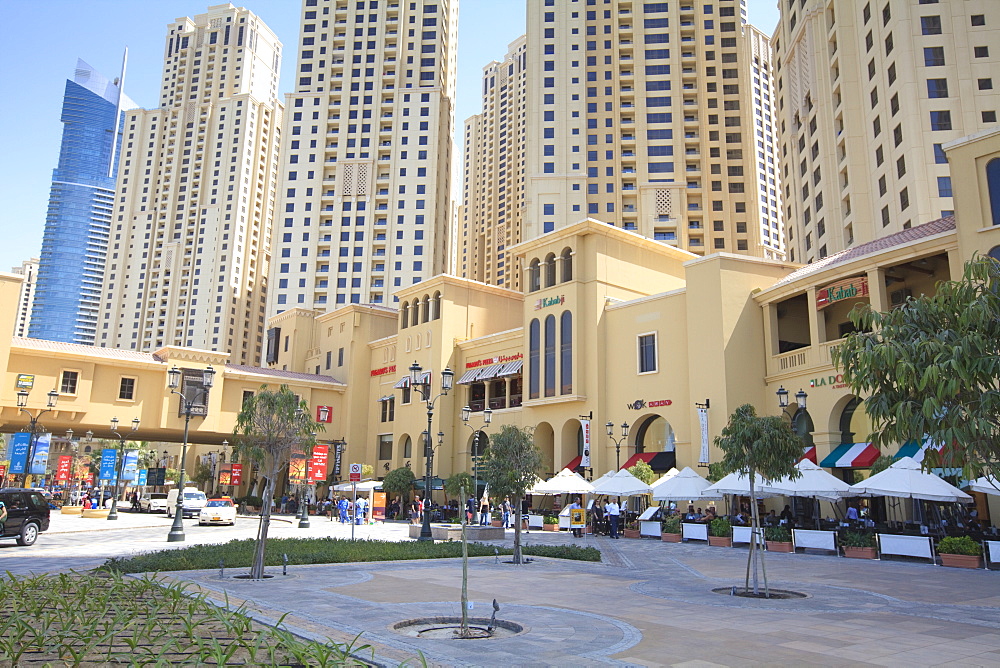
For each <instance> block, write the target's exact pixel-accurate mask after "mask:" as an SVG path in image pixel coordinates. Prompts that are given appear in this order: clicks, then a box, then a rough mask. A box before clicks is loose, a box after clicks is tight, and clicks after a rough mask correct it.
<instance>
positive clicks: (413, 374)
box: [410, 362, 455, 541]
mask: <svg viewBox="0 0 1000 668" xmlns="http://www.w3.org/2000/svg"><path fill="white" fill-rule="evenodd" d="M454 377H455V372H454V371H452V370H451V369H450V368H448V367H445V369H444V371H442V372H441V392H440V393H439V394H438V395H437V396H435V397H431V381H430V374H427V375H426V376H425V375H424V373H423V369H422V368H421V366H420V365H419V364H417V363H416V362H414V363H413V364H411V365H410V387H411V388H412V389H414V390H416V391H417V392H418V393H419V394H420V398H421V399H423V400H424V403H425V404H426V405H427V431H426V432H424V433H425V434H426V436H425V437H424V459H425V460H426V462H427V469H426V471H425V472H424V523H423V526H422V527H421V528H420V537H419V538H418V539H417V540H422V541H426V540H430V541H433V540H434V537H433V536H432V535H431V514H430V512H429V510H430V507H429V500H430V496H431V467H432V466H433V459H434V448H433V447H432V445H431V422H432V421H433V419H434V402H435V401H437V400H438V399H440V398H441V397H443V396H445V395H447V394H448V392H449V391H451V382H452V380H453V379H454ZM443 439H444V435H443V434H442V435H441V440H443Z"/></svg>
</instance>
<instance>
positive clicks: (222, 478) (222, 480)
mask: <svg viewBox="0 0 1000 668" xmlns="http://www.w3.org/2000/svg"><path fill="white" fill-rule="evenodd" d="M232 484H233V465H232V464H220V465H219V486H220V487H227V486H229V485H232Z"/></svg>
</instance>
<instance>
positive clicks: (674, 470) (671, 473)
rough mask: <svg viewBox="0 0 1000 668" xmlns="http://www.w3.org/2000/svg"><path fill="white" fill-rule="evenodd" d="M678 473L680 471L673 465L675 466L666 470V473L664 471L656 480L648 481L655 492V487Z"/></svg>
mask: <svg viewBox="0 0 1000 668" xmlns="http://www.w3.org/2000/svg"><path fill="white" fill-rule="evenodd" d="M678 473H680V471H678V470H677V467H676V466H675V467H673V468H671V469H670V470H669V471H667V472H666V473H664V474H663V475H662V476H661V477H659V478H657V479H656V480H654V481H653V482H651V483H649V486H650V487H652V488H653V491H654V492H655V491H656V488H657V487H659V486H660V485H662V484H663V483H665V482H666V481H668V480H670V479H671V478H673V477H674V476H675V475H677V474H678Z"/></svg>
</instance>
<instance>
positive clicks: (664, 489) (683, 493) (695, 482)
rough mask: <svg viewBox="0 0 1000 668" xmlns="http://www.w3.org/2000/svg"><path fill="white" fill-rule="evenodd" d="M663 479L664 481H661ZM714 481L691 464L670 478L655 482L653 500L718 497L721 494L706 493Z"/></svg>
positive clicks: (686, 499)
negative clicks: (706, 477) (703, 476)
mask: <svg viewBox="0 0 1000 668" xmlns="http://www.w3.org/2000/svg"><path fill="white" fill-rule="evenodd" d="M661 481H662V482H661ZM711 485H712V483H710V482H709V481H707V480H705V479H704V478H702V477H701V476H700V475H698V473H697V472H695V471H694V469H692V468H691V467H689V466H685V467H684V470H682V471H680V472H679V473H677V475H675V476H671V477H670V478H669V479H668V480H663V479H662V478H661V479H660V480H657V481H656V482H655V483H653V501H693V500H694V499H718V498H720V497H721V496H722V495H721V494H712V493H708V494H706V492H705V490H706V489H707V488H708V487H710V486H711Z"/></svg>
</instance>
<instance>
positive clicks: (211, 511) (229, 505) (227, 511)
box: [198, 496, 236, 525]
mask: <svg viewBox="0 0 1000 668" xmlns="http://www.w3.org/2000/svg"><path fill="white" fill-rule="evenodd" d="M198 524H199V525H202V524H230V525H232V524H236V506H235V505H233V500H232V499H230V498H229V497H228V496H227V497H223V498H221V499H209V500H208V501H207V502H206V503H205V507H204V508H202V509H201V512H200V513H198Z"/></svg>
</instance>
